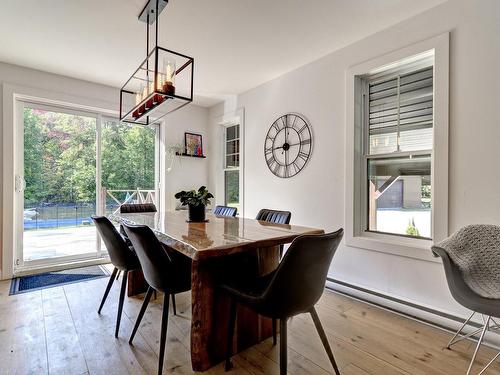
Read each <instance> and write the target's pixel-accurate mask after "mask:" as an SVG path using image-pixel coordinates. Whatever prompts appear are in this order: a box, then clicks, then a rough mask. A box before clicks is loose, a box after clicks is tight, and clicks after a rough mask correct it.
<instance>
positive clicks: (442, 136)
mask: <svg viewBox="0 0 500 375" xmlns="http://www.w3.org/2000/svg"><path fill="white" fill-rule="evenodd" d="M429 51H433V52H434V124H433V152H432V158H431V179H432V186H431V197H432V213H431V227H432V229H431V233H432V236H433V239H432V240H429V239H422V238H411V237H404V236H397V235H392V234H385V233H377V232H368V231H366V230H365V228H364V222H365V219H364V217H363V213H364V212H366V208H365V202H366V197H365V198H363V192H364V191H365V189H363V188H362V186H363V184H364V183H365V179H364V178H365V176H366V172H365V171H364V169H365V166H364V163H363V162H364V159H365V158H364V152H363V134H364V131H363V127H364V124H363V120H362V111H363V108H362V102H361V97H358V95H357V94H358V93H359V92H360V91H361V85H362V79H361V77H362V76H366V75H373V74H376V73H377V72H381V71H387V70H390V69H394V68H397V66H398V62H400V61H405V60H406V61H405V64H407V59H408V58H410V57H412V56H417V55H422V54H426V53H429ZM346 84H347V87H346V92H347V95H346V99H347V102H346V105H347V108H346V169H345V181H346V189H345V201H346V209H345V227H346V236H345V240H346V244H347V245H348V246H353V247H359V248H363V249H368V250H374V251H380V252H385V253H391V254H396V255H401V256H406V257H412V258H418V259H425V260H430V261H437V260H435V259H434V258H433V257H432V255H431V252H430V250H429V249H430V246H431V245H432V244H433V243H434V242H439V241H440V240H442V239H444V238H446V237H447V235H448V91H449V33H444V34H441V35H439V36H436V37H434V38H431V39H427V40H425V41H422V42H419V43H415V44H413V45H411V46H408V47H405V48H402V49H400V50H398V51H395V52H392V53H389V54H386V55H384V56H381V57H378V58H374V59H371V60H369V61H366V62H363V63H361V64H358V65H355V66H352V67H350V68H349V69H348V71H347V77H346Z"/></svg>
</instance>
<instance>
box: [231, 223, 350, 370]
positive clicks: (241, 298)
mask: <svg viewBox="0 0 500 375" xmlns="http://www.w3.org/2000/svg"><path fill="white" fill-rule="evenodd" d="M343 234H344V231H343V229H339V230H338V231H336V232H333V233H328V234H322V235H304V236H300V237H297V238H296V239H295V240H294V241H293V242H292V244H291V245H290V248H289V249H288V251H287V252H286V254H285V256H284V257H283V260H282V261H281V262H280V264H279V266H278V268H277V269H276V270H275V271H273V272H272V273H270V274H268V275H266V276H264V277H261V278H258V279H257V280H255V281H253V282H251V283H248V284H246V285H242V284H239V285H238V284H231V283H228V284H223V285H222V286H221V288H222V290H223V291H224V292H225V293H226V294H227V295H228V296H229V297H230V299H231V303H230V315H229V325H228V336H227V357H226V363H225V369H226V371H228V370H229V369H230V367H231V361H230V356H231V354H232V343H233V333H234V326H235V322H236V307H237V304H242V305H244V306H246V307H248V308H250V309H252V310H254V311H256V312H257V313H258V314H260V315H263V316H266V317H268V318H272V319H279V320H280V374H281V375H284V374H286V371H287V320H288V318H290V317H292V316H295V315H298V314H301V313H310V314H311V316H312V319H313V322H314V325H315V326H316V330H317V331H318V334H319V336H320V338H321V341H322V343H323V346H324V347H325V350H326V352H327V354H328V357H329V359H330V362H331V364H332V366H333V369H334V371H335V374H337V375H339V374H340V372H339V369H338V367H337V364H336V362H335V358H334V357H333V353H332V350H331V348H330V344H329V343H328V339H327V337H326V334H325V331H324V330H323V327H322V325H321V322H320V320H319V317H318V314H317V312H316V309H315V308H314V305H315V304H316V302H318V300H319V298H320V297H321V295H322V294H323V289H324V288H325V283H326V277H327V273H328V269H329V268H330V263H331V262H332V259H333V256H334V254H335V251H336V250H337V247H338V245H339V243H340V241H341V240H342V236H343Z"/></svg>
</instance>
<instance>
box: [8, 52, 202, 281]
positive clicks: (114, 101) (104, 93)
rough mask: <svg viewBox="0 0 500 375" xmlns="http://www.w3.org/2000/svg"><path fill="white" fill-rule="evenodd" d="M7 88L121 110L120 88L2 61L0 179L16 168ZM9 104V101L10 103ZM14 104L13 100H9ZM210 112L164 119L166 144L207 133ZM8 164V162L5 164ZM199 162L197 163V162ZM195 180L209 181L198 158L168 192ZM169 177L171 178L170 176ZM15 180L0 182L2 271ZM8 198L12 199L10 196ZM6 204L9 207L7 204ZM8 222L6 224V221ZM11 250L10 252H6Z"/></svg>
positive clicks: (194, 110)
mask: <svg viewBox="0 0 500 375" xmlns="http://www.w3.org/2000/svg"><path fill="white" fill-rule="evenodd" d="M6 85H15V86H22V87H27V88H29V90H32V89H34V91H38V92H43V93H47V94H48V95H50V96H52V97H54V98H56V97H57V98H60V100H64V101H67V102H68V103H76V104H82V105H88V106H93V107H99V108H103V109H106V110H113V111H118V109H119V108H118V99H119V96H118V95H119V89H117V88H114V87H108V86H103V85H99V84H95V83H91V82H86V81H81V80H77V79H73V78H68V77H64V76H59V75H55V74H50V73H46V72H41V71H37V70H33V69H27V68H23V67H20V66H14V65H9V64H4V63H1V62H0V131H1V141H0V176H4V171H5V172H6V173H7V174H8V175H9V174H11V172H12V169H13V165H12V163H11V160H10V159H8V158H6V159H5V160H4V158H3V155H4V152H6V153H11V152H12V147H13V146H12V144H11V143H7V147H6V148H5V149H4V138H5V137H7V138H8V137H10V136H11V134H12V126H13V124H12V116H11V115H9V116H6V117H8V118H9V119H10V120H8V123H4V112H5V113H7V112H11V109H10V108H7V109H5V110H4V107H3V105H4V103H5V100H4V99H8V98H3V87H4V86H6ZM7 101H8V100H7ZM10 102H12V99H10ZM207 113H208V110H207V109H206V108H201V107H198V106H195V105H189V106H186V107H184V108H182V109H181V110H179V111H177V112H175V113H172V114H170V115H167V116H166V117H165V124H166V125H165V127H164V130H165V131H166V139H167V143H170V140H171V139H172V142H181V141H182V139H183V137H182V135H183V134H184V131H195V132H198V133H202V134H205V131H206V127H207ZM4 162H5V163H4ZM195 162H197V163H195ZM190 175H192V176H197V177H196V178H194V177H193V179H192V182H193V184H194V185H198V184H200V183H201V182H203V183H206V180H207V166H206V163H205V162H200V160H198V159H196V160H194V161H193V162H191V161H186V162H184V161H183V163H182V172H181V170H180V168H179V167H178V166H176V168H175V171H174V172H173V173H172V174H171V176H172V180H171V181H170V180H169V181H167V193H168V192H169V190H168V189H170V190H175V189H176V188H177V187H178V186H179V185H178V182H177V180H175V181H174V180H173V178H174V177H175V178H179V179H184V178H185V181H187V177H186V176H190ZM167 178H170V175H167ZM11 182H12V181H6V180H5V179H3V180H2V183H0V212H1V214H0V270H2V268H3V263H2V252H3V247H2V246H3V243H4V241H3V240H4V238H3V237H2V230H1V228H3V224H4V221H3V220H4V218H10V217H11V215H12V199H6V200H5V199H4V198H3V195H4V191H5V190H6V189H4V187H5V186H6V185H5V184H10V183H11ZM7 198H9V197H7ZM5 202H7V204H4V203H5ZM6 222H7V221H6ZM6 250H7V251H12V250H11V249H6ZM0 276H1V277H4V278H5V277H8V275H0Z"/></svg>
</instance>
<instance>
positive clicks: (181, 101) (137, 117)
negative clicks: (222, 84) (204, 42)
mask: <svg viewBox="0 0 500 375" xmlns="http://www.w3.org/2000/svg"><path fill="white" fill-rule="evenodd" d="M167 4H168V0H148V1H147V3H146V5H145V6H144V8H143V10H142V11H141V13H140V14H139V17H138V19H139V21H140V22H145V23H146V59H145V60H144V61H143V62H142V63H141V64H140V65H139V68H137V70H136V71H135V72H134V74H132V76H131V77H130V78H129V79H128V80H127V82H126V83H125V84H124V85H123V87H122V88H121V89H120V121H123V122H129V123H133V124H142V125H149V124H151V123H153V122H155V121H157V120H159V119H160V118H162V117H163V116H165V115H166V114H168V113H171V112H173V111H175V110H177V109H179V108H182V107H184V106H185V105H187V104H189V103H191V102H192V101H193V74H194V59H193V58H192V57H189V56H186V55H183V54H180V53H178V52H175V51H171V50H168V49H166V48H163V47H159V46H158V16H159V15H160V13H161V12H162V11H163V10H164V9H165V7H166V6H167ZM153 23H154V24H155V28H154V29H155V44H154V47H153V48H152V49H151V51H150V50H149V28H150V25H152V24H153Z"/></svg>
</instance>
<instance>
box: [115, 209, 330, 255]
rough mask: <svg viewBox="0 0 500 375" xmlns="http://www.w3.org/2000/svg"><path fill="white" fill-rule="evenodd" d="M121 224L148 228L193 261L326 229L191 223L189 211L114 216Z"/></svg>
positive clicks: (214, 220)
mask: <svg viewBox="0 0 500 375" xmlns="http://www.w3.org/2000/svg"><path fill="white" fill-rule="evenodd" d="M110 219H111V220H114V221H116V222H120V223H127V224H136V225H147V226H148V227H150V228H151V229H152V230H153V232H154V233H155V234H156V236H157V237H158V238H159V240H160V241H161V242H163V243H164V244H166V245H168V246H169V247H171V248H173V249H175V250H177V251H179V252H181V253H183V254H184V255H187V256H188V257H190V258H191V259H193V260H203V259H207V258H211V257H218V256H224V255H230V254H235V253H238V252H242V251H246V250H248V249H251V248H260V247H270V246H277V245H281V244H286V243H290V242H292V241H293V240H294V238H296V237H298V236H300V235H303V234H321V233H324V232H323V230H322V229H316V228H307V227H302V226H298V225H287V224H275V223H269V222H265V221H259V220H254V219H247V218H240V217H223V216H215V215H212V214H207V219H208V221H207V222H204V223H189V222H187V221H186V219H187V211H174V212H148V213H128V214H121V213H117V214H113V215H110Z"/></svg>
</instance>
